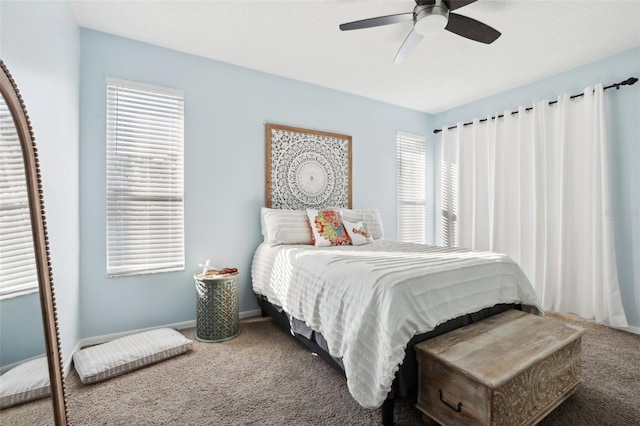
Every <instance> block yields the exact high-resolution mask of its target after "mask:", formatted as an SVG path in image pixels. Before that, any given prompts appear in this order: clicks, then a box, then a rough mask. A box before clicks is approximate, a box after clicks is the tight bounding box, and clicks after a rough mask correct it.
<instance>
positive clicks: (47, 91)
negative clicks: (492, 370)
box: [0, 1, 80, 361]
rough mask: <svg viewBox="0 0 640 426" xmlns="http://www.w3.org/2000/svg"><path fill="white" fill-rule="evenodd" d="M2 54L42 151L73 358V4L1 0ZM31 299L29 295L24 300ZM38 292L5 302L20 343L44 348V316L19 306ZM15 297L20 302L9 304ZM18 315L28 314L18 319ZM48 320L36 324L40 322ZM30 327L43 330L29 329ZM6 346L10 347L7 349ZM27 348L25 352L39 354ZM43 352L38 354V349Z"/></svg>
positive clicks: (76, 52) (65, 343)
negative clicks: (21, 330) (19, 331)
mask: <svg viewBox="0 0 640 426" xmlns="http://www.w3.org/2000/svg"><path fill="white" fill-rule="evenodd" d="M0 23H1V25H0V56H1V57H2V59H3V60H4V62H5V64H6V65H7V67H8V68H9V70H10V71H11V73H12V75H13V77H14V79H15V81H16V83H17V84H18V88H19V89H20V92H21V94H22V96H23V99H24V102H25V105H26V107H27V112H28V113H29V117H30V119H31V124H32V125H33V131H34V133H35V140H36V144H37V146H38V153H39V157H40V169H41V171H42V181H43V188H44V201H45V209H46V215H47V226H48V231H49V243H50V247H51V258H52V259H51V262H52V267H53V281H54V286H55V292H56V296H57V297H56V298H57V306H58V314H59V326H60V334H61V337H62V353H63V358H64V360H65V361H66V360H68V359H69V357H70V355H71V351H72V350H73V346H74V345H75V344H76V342H77V341H78V339H79V322H80V319H79V316H78V313H79V310H78V302H79V296H78V294H79V265H78V259H79V243H80V237H79V218H78V214H79V190H78V169H79V165H78V162H79V154H78V152H79V149H78V141H79V138H78V115H79V112H78V105H79V94H78V90H79V67H80V34H79V29H78V26H77V25H76V23H75V19H74V17H73V14H72V12H71V9H70V7H69V5H68V4H67V3H66V2H27V1H2V2H0ZM23 298H27V299H30V301H29V300H19V299H23ZM35 299H36V298H35V296H33V295H31V296H24V297H19V298H15V299H10V300H7V301H4V302H2V307H1V309H2V310H3V318H2V320H3V323H4V324H3V327H4V326H5V325H6V322H5V321H9V320H8V319H7V318H6V315H5V310H6V312H9V311H11V312H13V313H14V314H15V315H12V319H11V321H14V324H15V325H17V326H19V327H22V328H23V329H24V333H22V334H16V335H15V336H17V338H19V339H22V340H23V342H20V343H18V344H16V345H13V344H7V342H6V341H4V340H3V341H2V347H3V348H15V347H25V348H26V347H32V348H34V347H38V344H37V343H33V344H30V343H27V342H29V341H31V340H34V341H36V340H37V341H38V342H40V341H41V340H42V335H41V333H42V331H41V330H42V325H41V317H40V316H39V314H34V313H33V312H32V311H31V310H27V309H19V308H17V307H16V306H17V305H20V306H24V305H27V304H28V305H30V306H35V305H36V303H34V302H33V300H35ZM12 303H15V304H16V306H9V304H12ZM18 315H23V316H22V317H18ZM34 322H35V323H38V322H40V326H39V327H36V326H35V325H34V324H33V323H34ZM29 330H39V333H40V335H38V333H37V332H29ZM3 350H4V349H3ZM33 355H34V354H27V353H25V356H33ZM36 355H37V354H36Z"/></svg>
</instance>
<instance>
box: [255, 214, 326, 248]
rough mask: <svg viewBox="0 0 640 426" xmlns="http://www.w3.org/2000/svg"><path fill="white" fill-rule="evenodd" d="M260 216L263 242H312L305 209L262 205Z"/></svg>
mask: <svg viewBox="0 0 640 426" xmlns="http://www.w3.org/2000/svg"><path fill="white" fill-rule="evenodd" d="M260 216H261V222H262V236H263V237H264V242H265V243H268V244H271V245H278V244H313V241H312V239H311V229H309V219H308V218H307V212H306V211H304V210H287V209H269V208H267V207H263V208H262V211H261V212H260Z"/></svg>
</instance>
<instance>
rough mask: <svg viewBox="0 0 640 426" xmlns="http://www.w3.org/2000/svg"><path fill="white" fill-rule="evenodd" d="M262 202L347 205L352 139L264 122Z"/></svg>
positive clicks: (272, 205)
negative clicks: (264, 162)
mask: <svg viewBox="0 0 640 426" xmlns="http://www.w3.org/2000/svg"><path fill="white" fill-rule="evenodd" d="M265 131H266V135H265V140H266V188H265V198H266V200H265V205H266V207H269V208H277V209H306V208H318V209H323V208H327V207H336V208H337V207H344V208H351V207H352V203H353V195H352V180H353V171H352V138H351V136H349V135H341V134H338V133H329V132H323V131H318V130H309V129H302V128H298V127H290V126H283V125H279V124H273V123H266V125H265Z"/></svg>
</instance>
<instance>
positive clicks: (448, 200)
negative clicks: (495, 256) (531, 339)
mask: <svg viewBox="0 0 640 426" xmlns="http://www.w3.org/2000/svg"><path fill="white" fill-rule="evenodd" d="M605 118H606V117H605V105H604V94H603V88H602V85H601V84H600V85H597V86H596V87H595V88H593V87H591V88H587V89H586V90H585V91H584V96H582V97H579V98H575V99H573V100H572V99H570V96H569V95H562V96H560V97H559V98H558V102H557V104H555V105H549V103H548V102H546V101H541V102H537V103H536V104H535V105H534V106H533V109H532V110H531V111H525V109H524V108H521V109H520V110H519V111H518V114H511V113H510V112H505V113H504V118H500V119H493V120H492V119H488V120H487V121H486V122H482V123H481V122H480V121H479V120H475V121H474V123H473V125H469V126H462V124H458V126H457V127H456V128H455V129H452V130H448V129H446V128H444V129H443V133H442V170H443V174H442V179H441V180H442V185H441V186H442V205H443V218H442V220H443V227H442V229H443V241H448V242H449V243H450V244H451V242H453V243H454V244H453V245H456V246H461V247H469V248H473V249H478V250H491V251H496V252H501V253H506V254H508V255H509V256H511V257H512V258H513V259H514V260H515V261H517V262H518V263H519V264H520V265H521V267H522V269H523V270H524V272H525V273H526V274H527V276H528V277H529V279H530V280H531V282H532V283H533V285H534V287H535V289H536V291H537V293H538V295H539V297H540V299H541V301H542V304H543V306H544V307H545V309H550V310H553V311H557V312H568V313H574V314H576V315H579V316H581V317H583V318H587V319H593V320H595V321H597V322H599V323H604V324H609V325H613V326H620V327H625V326H627V321H626V317H625V314H624V310H623V308H622V300H621V297H620V289H619V284H618V274H617V270H616V261H615V249H614V242H613V227H612V223H611V221H610V220H608V218H607V217H606V216H605V211H606V210H607V209H608V208H609V207H610V206H609V198H610V195H609V194H610V183H609V170H608V169H609V166H608V145H607V136H606V126H605ZM447 237H448V239H447Z"/></svg>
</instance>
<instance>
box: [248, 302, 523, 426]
mask: <svg viewBox="0 0 640 426" xmlns="http://www.w3.org/2000/svg"><path fill="white" fill-rule="evenodd" d="M258 305H260V308H261V310H262V316H264V317H266V316H270V317H272V318H273V319H274V320H275V322H276V323H277V324H278V325H279V326H281V327H282V328H284V329H285V330H286V331H287V332H291V334H292V335H293V337H295V338H296V339H297V340H298V341H299V342H301V343H302V344H303V345H304V346H306V347H307V348H308V349H309V350H310V351H311V352H313V353H316V354H318V356H320V358H322V359H323V360H325V361H326V362H327V363H328V364H329V365H330V366H332V367H333V368H335V369H336V370H337V371H339V372H340V373H341V374H342V375H343V376H345V372H344V368H343V366H342V362H341V360H340V359H336V358H334V357H332V356H331V355H330V354H329V353H328V352H327V351H326V350H324V349H323V347H322V346H320V344H319V343H318V342H320V341H324V337H322V335H321V334H320V333H318V332H317V331H312V332H311V338H307V337H306V336H303V335H302V334H299V333H295V332H293V328H292V324H291V321H290V320H289V317H288V316H287V314H286V313H285V312H284V311H283V310H282V309H279V308H277V307H276V306H274V305H273V304H271V303H270V302H269V301H268V300H267V299H266V297H264V296H262V295H258ZM508 309H518V310H522V308H521V305H519V304H498V305H495V306H492V307H489V308H485V309H482V310H480V311H478V312H475V313H472V314H468V315H463V316H460V317H458V318H454V319H452V320H449V321H447V322H445V323H442V324H440V325H438V326H437V327H436V328H434V329H433V330H431V331H429V332H427V333H422V334H418V335H416V336H414V337H413V338H412V339H411V340H410V341H409V344H408V345H407V348H406V349H405V357H404V361H403V362H402V365H400V369H399V370H398V372H397V373H396V377H395V379H394V381H393V384H392V386H391V391H390V392H389V394H388V395H387V399H386V400H385V401H384V403H383V404H382V424H383V425H384V426H388V425H393V408H394V401H395V399H396V398H405V397H408V396H415V393H416V391H417V388H418V361H417V359H416V353H415V351H414V350H413V347H414V346H415V345H416V344H418V343H420V342H422V341H425V340H427V339H430V338H432V337H436V336H439V335H441V334H444V333H448V332H449V331H452V330H455V329H456V328H460V327H463V326H465V325H469V324H471V323H474V322H477V321H480V320H483V319H485V318H488V317H490V316H493V315H496V314H499V313H500V312H504V311H506V310H508Z"/></svg>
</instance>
